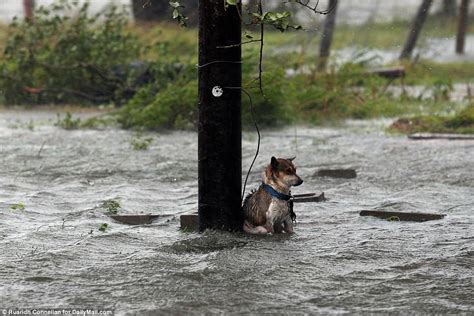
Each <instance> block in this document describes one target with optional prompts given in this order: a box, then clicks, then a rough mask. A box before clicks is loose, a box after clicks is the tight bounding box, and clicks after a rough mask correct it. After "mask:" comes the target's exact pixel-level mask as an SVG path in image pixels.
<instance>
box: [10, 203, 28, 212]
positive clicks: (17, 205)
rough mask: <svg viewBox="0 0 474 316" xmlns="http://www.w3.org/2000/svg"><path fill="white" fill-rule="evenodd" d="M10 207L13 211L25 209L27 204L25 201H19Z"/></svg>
mask: <svg viewBox="0 0 474 316" xmlns="http://www.w3.org/2000/svg"><path fill="white" fill-rule="evenodd" d="M10 209H11V210H12V211H17V210H18V211H24V210H25V204H23V203H17V204H12V205H10Z"/></svg>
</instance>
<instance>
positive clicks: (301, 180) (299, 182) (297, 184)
mask: <svg viewBox="0 0 474 316" xmlns="http://www.w3.org/2000/svg"><path fill="white" fill-rule="evenodd" d="M301 184H303V179H301V178H298V181H297V182H296V184H295V186H299V185H301Z"/></svg>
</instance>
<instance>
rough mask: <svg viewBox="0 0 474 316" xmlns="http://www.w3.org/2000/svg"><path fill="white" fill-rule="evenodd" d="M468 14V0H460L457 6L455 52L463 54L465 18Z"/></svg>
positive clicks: (466, 18)
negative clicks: (459, 4)
mask: <svg viewBox="0 0 474 316" xmlns="http://www.w3.org/2000/svg"><path fill="white" fill-rule="evenodd" d="M468 15H469V0H462V1H461V6H460V7H459V17H458V34H457V37H456V53H457V54H464V43H465V42H466V29H467V20H468Z"/></svg>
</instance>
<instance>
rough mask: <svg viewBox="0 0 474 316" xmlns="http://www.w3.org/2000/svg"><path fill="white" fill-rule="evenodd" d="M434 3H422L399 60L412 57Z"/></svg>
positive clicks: (431, 1)
mask: <svg viewBox="0 0 474 316" xmlns="http://www.w3.org/2000/svg"><path fill="white" fill-rule="evenodd" d="M432 3H433V0H423V1H422V2H421V5H420V7H419V8H418V12H417V14H416V17H415V20H413V24H412V26H411V29H410V33H409V34H408V37H407V40H406V42H405V46H403V50H402V53H401V54H400V57H399V59H409V58H410V57H411V54H412V53H413V49H414V48H415V45H416V42H417V41H418V36H419V35H420V32H421V29H422V27H423V24H424V23H425V20H426V17H427V16H428V11H429V10H430V7H431V4H432Z"/></svg>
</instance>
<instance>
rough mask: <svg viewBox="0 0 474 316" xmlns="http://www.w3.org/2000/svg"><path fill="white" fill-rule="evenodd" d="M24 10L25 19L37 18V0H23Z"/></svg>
mask: <svg viewBox="0 0 474 316" xmlns="http://www.w3.org/2000/svg"><path fill="white" fill-rule="evenodd" d="M23 10H24V14H25V19H26V20H29V21H33V19H34V18H35V17H34V11H35V0H23Z"/></svg>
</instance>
